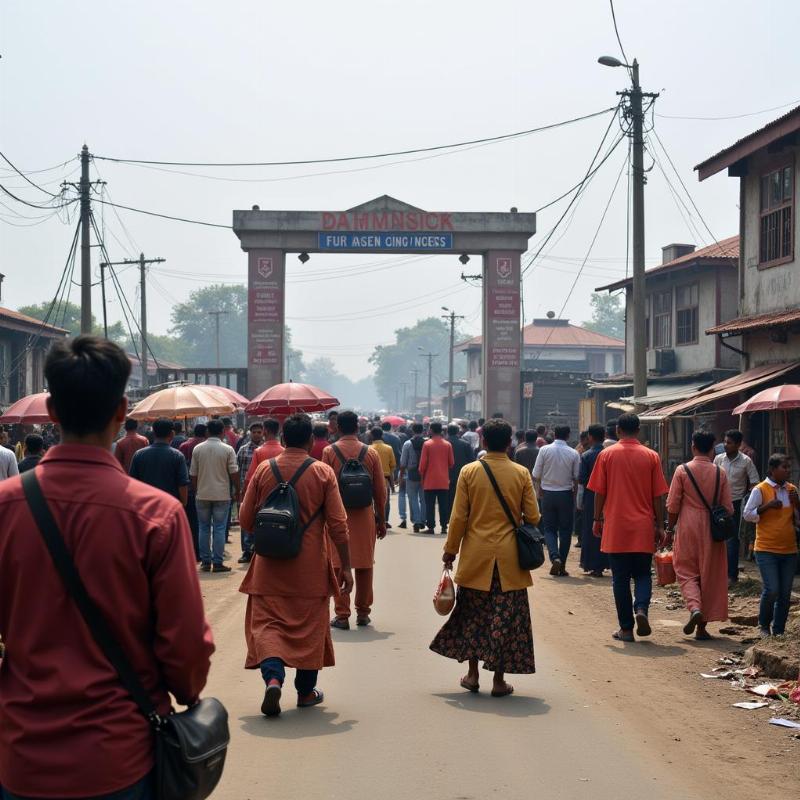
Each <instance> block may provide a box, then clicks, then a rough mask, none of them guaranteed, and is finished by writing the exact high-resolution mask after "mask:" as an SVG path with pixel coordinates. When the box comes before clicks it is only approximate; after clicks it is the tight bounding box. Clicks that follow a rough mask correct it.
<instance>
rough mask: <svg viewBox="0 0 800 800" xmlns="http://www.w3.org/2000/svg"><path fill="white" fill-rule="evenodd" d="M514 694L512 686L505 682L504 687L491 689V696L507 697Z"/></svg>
mask: <svg viewBox="0 0 800 800" xmlns="http://www.w3.org/2000/svg"><path fill="white" fill-rule="evenodd" d="M510 694H514V687H513V686H512V685H511V684H510V683H507V684H506V688H505V689H500V690H499V691H498V690H497V689H492V697H508V695H510Z"/></svg>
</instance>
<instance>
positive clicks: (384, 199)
mask: <svg viewBox="0 0 800 800" xmlns="http://www.w3.org/2000/svg"><path fill="white" fill-rule="evenodd" d="M424 210H425V209H423V208H417V206H412V205H410V204H409V203H404V202H403V201H402V200H397V199H396V198H394V197H389V195H388V194H383V195H381V196H380V197H376V198H375V199H374V200H368V201H367V202H366V203H362V204H361V205H360V206H355V207H354V208H348V209H347V213H348V214H351V213H359V214H361V213H363V212H366V211H424Z"/></svg>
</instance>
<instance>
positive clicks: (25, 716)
mask: <svg viewBox="0 0 800 800" xmlns="http://www.w3.org/2000/svg"><path fill="white" fill-rule="evenodd" d="M45 374H46V377H47V381H48V386H49V389H50V397H49V399H48V410H49V413H50V415H51V417H52V419H53V421H54V422H55V423H57V426H58V427H57V429H52V428H48V429H47V430H46V431H43V432H42V433H37V432H35V431H33V430H23V431H18V432H17V440H18V441H17V442H15V443H14V444H11V443H9V442H8V441H6V440H5V437H4V439H3V440H0V479H5V480H2V481H1V482H0V514H2V518H3V520H4V523H5V524H4V525H3V526H2V528H0V637H1V638H2V642H3V644H4V647H5V651H4V655H3V658H2V666H0V718H2V720H3V724H2V725H0V782H2V786H3V788H2V793H3V794H2V797H3V800H7V799H8V800H16V798H23V797H45V796H57V795H58V794H59V792H60V791H61V789H62V788H63V787H64V786H69V787H70V790H71V791H72V792H73V794H80V795H85V796H87V797H90V796H91V797H95V796H96V797H98V798H104V797H116V796H119V794H118V793H119V792H121V791H125V790H127V791H129V792H131V793H130V795H129V796H130V797H137V798H147V797H149V795H148V794H147V792H148V790H149V789H148V787H149V785H150V784H149V781H150V771H151V769H152V766H153V755H152V742H151V738H150V732H149V727H148V721H147V720H146V719H145V718H144V717H142V716H141V715H139V714H138V712H137V710H136V705H135V704H134V703H133V701H132V699H131V698H130V697H129V696H128V695H127V693H126V690H125V689H124V688H123V686H122V684H121V683H120V682H119V680H118V677H117V674H116V672H115V669H114V667H113V666H112V665H111V663H110V662H107V661H106V659H105V657H104V656H103V653H102V650H101V649H100V647H99V646H98V644H97V643H96V642H95V641H94V640H93V638H92V635H91V634H90V633H89V631H88V629H87V628H86V627H85V625H84V624H83V622H82V619H81V616H80V612H79V611H78V609H77V607H76V606H75V604H74V603H73V602H72V600H71V598H70V595H69V592H68V590H67V588H66V586H65V585H64V584H62V582H61V579H60V577H59V573H58V571H57V570H56V568H55V565H54V563H52V562H51V561H50V556H49V553H48V549H47V547H46V546H45V541H44V538H43V535H42V532H41V530H40V529H39V527H38V523H37V521H36V520H37V519H38V518H39V517H38V516H37V515H35V513H34V512H35V510H36V509H35V508H34V506H33V505H31V504H32V503H33V501H32V500H31V499H30V487H31V485H32V484H33V483H37V484H38V485H39V486H40V488H41V490H42V493H43V495H44V498H45V502H46V504H47V506H48V508H49V511H50V512H51V514H52V517H53V519H54V521H55V525H56V527H57V528H58V533H59V535H60V536H61V537H62V538H63V540H64V543H65V544H66V547H67V550H68V551H69V552H70V553H71V554H72V558H73V560H74V561H75V565H76V568H77V571H78V573H79V575H80V576H81V578H82V580H83V582H84V584H85V585H86V589H87V592H88V593H89V595H90V596H91V597H92V598H93V599H94V600H95V602H96V604H97V605H98V606H99V608H100V610H101V612H102V613H103V615H104V616H105V617H106V618H107V620H108V621H109V624H111V627H112V629H113V630H114V632H115V634H116V636H117V638H118V641H119V644H120V645H121V647H122V648H123V650H124V651H125V652H126V653H127V654H128V656H129V658H130V660H131V661H132V663H134V664H135V665H136V668H137V671H138V672H139V673H140V675H141V677H142V681H143V683H144V684H145V685H146V686H147V687H148V690H149V691H150V693H151V696H152V699H153V702H154V704H155V705H156V707H157V708H158V710H159V712H160V713H162V714H163V713H168V711H169V708H170V698H169V696H170V695H172V696H173V697H174V698H175V699H176V700H177V702H178V703H180V704H186V705H191V704H193V703H194V702H195V701H196V700H197V698H198V697H199V695H200V692H201V691H202V689H203V687H204V685H205V681H206V677H207V674H208V669H209V663H210V662H209V660H210V656H211V654H212V653H213V650H214V644H213V639H212V635H211V631H210V628H209V626H208V624H207V622H206V620H205V616H204V612H203V606H202V598H201V595H200V584H199V580H198V572H210V573H230V572H231V571H232V568H231V567H230V566H229V565H228V564H226V563H225V562H226V560H229V558H230V556H229V555H228V553H227V551H226V544H227V542H228V541H229V537H230V530H231V527H232V525H233V524H234V522H235V519H236V514H237V505H238V522H239V527H240V531H241V534H240V535H241V542H240V543H241V549H242V555H241V558H240V559H239V561H240V564H241V565H242V569H243V570H246V572H245V575H244V579H243V581H242V583H241V585H240V587H239V590H240V591H241V592H242V593H244V594H245V595H246V596H247V606H246V615H245V648H244V649H245V650H246V667H247V668H248V669H253V670H259V671H260V673H261V675H262V677H263V682H264V695H263V699H262V701H261V711H262V713H263V714H264V715H265V716H267V717H276V716H278V715H279V714H280V713H281V706H282V702H284V700H283V693H284V683H285V680H286V670H287V668H294V669H295V670H296V674H295V679H294V688H295V690H296V705H297V706H298V707H300V708H306V707H310V706H315V705H318V704H319V703H321V702H323V700H324V694H323V692H322V690H321V688H320V687H319V686H318V677H319V671H320V670H321V669H323V668H325V667H330V666H332V665H333V664H334V648H333V640H332V636H331V630H332V629H338V630H341V631H346V630H349V629H350V621H351V618H352V616H353V610H355V624H356V627H365V626H368V625H371V624H372V615H373V613H374V612H373V608H374V605H375V586H374V564H375V561H376V552H377V551H378V548H379V546H380V545H379V543H380V542H381V540H383V539H384V537H385V536H386V534H387V530H388V529H390V528H391V527H392V525H393V523H394V524H396V526H397V528H398V530H401V531H403V532H406V533H408V534H411V535H414V534H417V535H419V536H421V537H430V536H435V535H437V534H438V533H441V534H442V536H443V538H442V541H443V553H442V562H443V565H444V566H445V567H446V568H448V569H449V568H451V567H453V566H455V569H456V571H455V582H456V584H457V586H458V590H457V602H456V604H455V609H454V610H453V612H452V614H451V615H450V616H449V617H448V619H447V621H446V622H445V624H444V625H443V626H442V628H441V630H440V631H439V632H438V633H437V634H436V635H435V637H434V638H433V641H432V642H431V643H430V649H431V650H432V651H433V652H435V653H437V654H439V655H441V656H443V657H446V658H449V659H453V660H456V661H458V662H459V663H464V662H466V664H467V672H466V674H464V675H463V676H462V678H461V686H462V687H463V688H464V689H465V690H467V691H469V692H478V691H480V671H479V667H480V665H481V662H482V663H483V667H484V669H485V670H488V671H490V672H492V673H493V676H492V684H491V694H492V695H493V696H495V697H505V696H508V695H510V694H512V693H513V691H514V687H513V686H512V685H511V684H510V683H508V682H507V680H506V676H507V675H508V674H515V673H516V674H520V673H522V674H525V673H532V672H534V671H535V656H534V646H533V632H532V625H531V612H530V606H529V595H528V592H527V588H528V587H529V586H530V585H531V584H532V580H531V572H530V570H529V569H527V568H525V567H523V566H522V565H521V563H520V559H519V554H518V546H517V541H516V538H517V535H518V528H519V527H520V526H537V525H541V528H542V531H543V536H544V552H545V557H546V559H547V560H548V561H549V573H550V576H552V579H553V580H556V581H557V580H561V579H562V578H563V577H564V576H567V575H569V571H568V567H569V562H570V555H571V550H572V546H573V536H575V535H576V534H577V537H578V540H577V544H579V546H580V561H579V566H580V568H581V569H582V570H583V572H584V573H585V574H586V575H587V576H589V577H595V578H599V577H602V576H603V575H604V574H605V573H606V571H608V570H610V572H611V578H612V581H611V583H612V590H613V592H612V593H613V599H614V603H615V606H616V613H617V621H618V626H617V629H616V630H615V631H614V633H613V634H612V635H613V637H614V638H615V639H617V640H619V641H623V642H632V641H634V640H635V638H636V637H646V636H649V635H650V634H651V632H652V630H651V626H650V622H649V606H650V602H651V595H652V559H653V554H654V552H655V551H656V550H657V549H658V548H667V547H672V548H673V561H674V567H675V572H676V575H677V580H678V582H679V584H680V589H681V592H682V594H683V597H684V600H685V604H686V608H687V613H688V617H687V621H686V625H685V627H684V632H685V634H686V635H694V636H695V637H696V638H697V639H708V638H710V637H711V634H710V633H709V631H708V627H707V626H708V623H710V622H715V621H721V620H724V619H726V617H727V599H728V594H727V593H728V588H729V585H730V583H732V582H734V581H736V580H737V579H738V574H739V567H738V553H739V547H738V539H737V538H736V536H735V535H733V536H729V537H728V538H727V540H726V539H725V538H724V537H723V538H721V539H720V538H719V537H717V536H715V533H716V529H715V526H716V525H717V522H718V519H719V517H720V515H721V516H722V517H725V518H726V519H728V520H729V521H730V518H732V520H733V521H732V522H731V523H730V526H729V527H730V529H731V530H733V531H736V530H738V528H739V525H740V523H741V521H742V520H744V521H747V522H750V523H753V524H755V530H756V537H755V547H754V550H755V560H756V563H757V565H758V568H759V570H760V572H761V576H762V581H763V592H762V596H761V606H760V614H759V626H760V629H761V633H762V635H763V636H772V635H779V634H781V633H783V631H784V630H785V626H786V621H787V615H788V609H789V599H790V592H791V586H792V580H793V576H794V573H795V569H796V563H797V538H796V522H797V514H798V511H800V498H798V492H797V489H796V488H795V487H794V486H793V485H792V484H790V483H789V482H788V478H789V473H790V466H791V465H790V463H789V459H788V457H787V456H786V455H784V454H776V455H773V456H771V457H770V458H769V460H768V474H767V476H766V478H765V479H764V480H760V478H759V475H758V473H757V471H756V468H755V465H754V464H753V461H752V460H751V459H750V458H749V457H748V455H747V454H746V453H744V452H743V451H742V445H743V440H742V435H741V433H740V432H739V431H736V430H731V431H728V432H727V433H726V435H725V438H724V443H723V451H722V452H719V453H718V452H716V448H715V439H714V436H713V435H711V434H709V433H706V432H703V431H697V432H695V433H694V435H693V437H692V456H693V457H692V459H691V460H690V461H689V462H687V463H686V464H684V465H682V466H680V467H678V468H677V470H676V471H675V473H674V475H673V476H672V479H671V485H668V483H667V480H666V478H665V475H664V473H663V470H662V465H661V461H660V459H659V456H658V454H657V453H655V452H654V451H653V450H651V449H650V448H649V447H647V446H646V445H644V444H643V443H642V442H641V441H640V430H639V420H638V417H637V416H636V415H635V414H623V415H622V416H621V417H619V418H618V419H617V420H614V421H613V422H612V423H610V424H609V425H608V426H602V425H591V426H590V427H589V428H588V430H587V431H585V432H581V434H580V435H579V436H578V437H577V440H578V444H577V446H574V447H573V446H572V445H571V444H570V437H571V433H572V432H571V431H570V428H569V427H568V426H566V425H557V426H555V427H554V429H553V430H552V431H550V430H548V429H547V428H546V427H545V426H544V425H539V426H536V427H535V428H533V429H531V430H521V431H516V432H515V431H514V430H513V429H512V426H511V425H510V424H509V423H508V422H507V421H505V420H503V419H502V418H499V417H498V418H493V419H489V420H474V421H471V422H463V423H460V424H459V423H451V424H449V425H445V424H444V423H443V422H441V421H438V420H431V421H428V422H413V423H410V424H409V425H400V426H398V427H395V426H393V425H392V424H391V423H390V422H389V421H381V420H380V419H372V420H370V419H368V418H366V417H359V416H358V415H357V414H356V413H355V412H353V411H349V410H347V411H344V410H343V411H340V412H336V411H333V412H330V414H329V415H328V417H327V419H326V420H325V421H317V422H315V421H314V420H312V419H311V418H310V417H309V416H307V415H306V414H302V413H297V414H292V415H290V416H288V417H286V418H284V419H282V420H278V419H273V418H267V419H263V420H256V421H252V422H251V423H250V425H249V427H248V428H247V430H246V431H237V430H236V429H235V427H234V426H233V424H232V421H231V419H229V418H223V419H218V418H212V419H209V420H207V421H206V422H202V423H200V422H198V424H196V425H195V426H194V427H193V429H192V430H191V436H188V437H187V435H186V434H185V433H184V430H183V427H182V425H181V424H180V422H175V421H173V420H169V419H159V420H156V421H154V422H153V423H152V424H151V425H147V426H142V428H141V429H140V425H139V424H138V423H137V422H136V420H134V419H131V418H130V416H129V415H128V406H127V399H126V397H125V394H124V392H125V386H126V385H127V381H128V377H129V374H130V362H129V360H128V359H127V357H126V356H125V354H124V353H123V352H122V351H121V350H120V349H119V348H118V347H117V346H116V345H114V344H112V343H110V342H108V341H106V340H101V339H95V338H93V337H85V336H81V337H77V338H75V339H72V340H68V341H63V342H57V343H55V344H54V345H53V347H52V348H51V351H50V353H49V354H48V358H47V363H46V367H45ZM56 430H57V431H59V432H60V433H58V432H55V431H56ZM186 433H188V431H187V432H186ZM23 434H24V435H23ZM44 434H46V435H44ZM58 436H60V439H57V438H56V437H58ZM48 438H49V441H48V440H47V439H48ZM20 444H21V446H19V447H18V446H17V445H20ZM17 473H22V476H21V477H16V476H17ZM287 494H288V495H290V496H291V497H292V498H294V501H293V502H294V505H292V504H289V505H286V504H284V506H281V509H282V510H281V513H282V514H284V516H283V517H281V519H283V520H285V524H284V523H282V525H283V528H284V529H285V531H286V532H287V535H288V533H289V532H293V535H296V536H298V537H299V540H298V541H299V544H298V550H297V552H296V553H294V554H293V557H287V558H276V557H269V556H267V555H264V554H263V547H265V545H264V542H265V537H266V536H267V535H272V536H274V535H275V530H276V528H275V523H274V519H275V508H276V507H277V506H275V503H276V502H277V500H276V498H278V497H284V498H285V497H286V496H287ZM393 494H396V495H397V503H396V505H395V504H393V503H391V502H390V498H391V497H392V495H393ZM395 508H396V511H395ZM395 513H396V515H397V517H396V518H394V516H393V515H394V514H395ZM270 515H271V516H270ZM270 526H272V527H270ZM718 539H719V540H718ZM259 548H262V550H261V551H260V550H259ZM32 585H35V586H37V588H38V591H39V593H40V594H41V595H42V596H46V597H47V598H48V602H47V603H44V604H31V603H29V602H28V599H27V598H28V596H29V594H28V592H29V587H30V586H32ZM331 605H332V606H333V613H332V614H331ZM42 663H46V665H47V668H46V669H42V668H41V664H42ZM67 740H69V747H62V746H61V745H62V744H63V743H65V742H67ZM96 753H103V754H104V758H102V759H97V758H96V757H94V756H95V754H96ZM136 792H138V793H136ZM125 796H128V795H125Z"/></svg>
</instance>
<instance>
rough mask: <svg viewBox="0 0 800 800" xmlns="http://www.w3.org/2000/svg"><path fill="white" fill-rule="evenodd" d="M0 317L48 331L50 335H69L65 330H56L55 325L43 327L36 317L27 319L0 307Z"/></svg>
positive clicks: (25, 316) (27, 317)
mask: <svg viewBox="0 0 800 800" xmlns="http://www.w3.org/2000/svg"><path fill="white" fill-rule="evenodd" d="M0 317H4V318H5V319H10V320H13V321H14V322H21V323H23V324H25V325H31V326H33V327H35V328H41V329H42V330H43V331H50V332H51V333H58V334H65V333H69V331H67V330H65V329H64V328H57V327H56V326H55V325H45V324H44V323H43V322H42V321H41V320H40V319H36V317H29V316H28V315H27V314H20V313H19V311H12V310H11V309H10V308H1V307H0Z"/></svg>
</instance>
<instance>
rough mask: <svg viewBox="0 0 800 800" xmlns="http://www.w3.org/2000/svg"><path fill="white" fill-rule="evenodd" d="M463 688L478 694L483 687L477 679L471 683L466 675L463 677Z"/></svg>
mask: <svg viewBox="0 0 800 800" xmlns="http://www.w3.org/2000/svg"><path fill="white" fill-rule="evenodd" d="M461 688H462V689H466V690H467V691H468V692H472V693H473V694H477V693H478V691H479V690H480V688H481V687H480V684H479V683H478V682H477V681H476V682H475V683H470V682H469V681H468V680H467V679H466V677H464V678H462V679H461Z"/></svg>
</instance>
